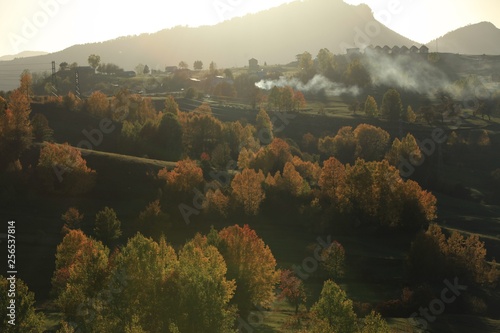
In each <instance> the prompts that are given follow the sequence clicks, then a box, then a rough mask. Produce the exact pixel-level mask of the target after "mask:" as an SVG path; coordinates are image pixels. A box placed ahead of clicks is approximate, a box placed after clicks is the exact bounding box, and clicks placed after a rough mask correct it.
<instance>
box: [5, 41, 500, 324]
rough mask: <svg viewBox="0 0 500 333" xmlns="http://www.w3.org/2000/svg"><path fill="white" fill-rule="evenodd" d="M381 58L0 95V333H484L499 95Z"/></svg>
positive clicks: (423, 66)
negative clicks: (13, 263) (9, 258)
mask: <svg viewBox="0 0 500 333" xmlns="http://www.w3.org/2000/svg"><path fill="white" fill-rule="evenodd" d="M377 52H378V51H376V50H371V51H365V53H364V54H361V53H355V54H347V55H333V54H332V53H331V52H330V51H328V50H327V49H322V50H320V51H319V53H318V55H317V56H315V57H314V56H312V55H311V54H310V53H308V52H304V53H303V54H300V55H298V56H297V59H296V61H295V62H293V63H291V64H288V65H282V66H267V64H266V65H263V66H260V67H259V68H257V69H256V68H248V67H245V68H232V69H230V68H228V69H219V68H217V65H216V63H215V62H213V61H212V62H211V63H210V66H209V68H208V69H205V70H204V69H203V63H202V62H201V61H197V62H195V63H194V64H193V70H190V69H189V68H188V67H189V65H188V64H187V63H186V62H184V61H181V63H179V66H178V68H177V67H176V68H175V70H172V69H170V70H168V71H167V70H165V71H161V70H156V71H155V72H154V73H153V72H152V71H151V70H150V69H149V68H148V66H147V65H141V64H140V65H138V66H137V68H136V69H137V70H136V75H135V74H134V75H133V76H132V75H131V76H127V75H121V74H120V73H122V72H123V70H120V69H119V68H118V69H117V66H116V65H113V64H109V63H108V64H103V63H101V62H100V57H99V56H97V55H95V54H93V55H90V56H89V60H88V62H89V65H90V67H92V68H93V70H92V73H91V74H88V75H87V76H82V77H81V78H80V82H81V86H80V82H78V85H77V87H78V89H77V90H74V88H73V82H72V81H71V80H70V79H69V78H71V77H72V75H73V73H74V72H71V71H75V70H76V69H77V68H78V66H76V65H75V66H69V65H68V63H63V64H61V65H60V69H59V71H58V73H57V75H55V76H53V77H47V76H43V75H36V74H35V73H30V72H28V71H25V72H23V74H22V75H21V77H20V82H19V87H18V88H17V89H15V90H12V91H9V92H0V170H1V173H0V184H1V191H0V207H1V213H0V216H1V217H2V220H3V222H2V223H7V221H15V223H16V228H17V229H16V230H17V231H16V232H17V233H16V239H17V241H16V247H15V248H16V253H17V261H18V264H17V267H18V271H19V273H18V276H17V281H16V293H15V298H9V297H10V296H8V295H9V290H11V289H9V288H12V284H11V282H10V280H9V279H7V277H8V276H2V278H1V279H0V283H1V286H0V287H1V288H0V289H1V290H2V291H1V292H0V304H1V308H2V310H0V313H1V314H2V320H1V321H0V326H1V330H2V332H23V333H24V332H33V333H35V332H57V333H77V332H96V333H97V332H111V333H112V332H117V333H118V332H120V333H123V332H127V333H146V332H150V333H153V332H168V333H180V332H183V333H184V332H213V333H222V332H238V333H240V332H241V333H243V332H244V333H247V332H248V333H249V332H262V333H264V332H297V333H299V332H300V333H323V332H340V333H389V332H408V333H411V332H465V331H467V332H472V331H474V330H476V331H481V332H496V331H497V330H498V327H499V326H500V317H499V313H498V308H499V306H500V293H499V290H498V280H499V276H500V273H499V265H498V264H497V262H496V261H495V256H498V255H499V254H500V219H499V216H500V190H499V189H500V154H498V151H499V149H500V123H499V121H500V91H499V90H495V89H493V88H492V87H496V86H494V85H491V84H486V83H485V82H484V80H483V81H482V79H481V78H482V77H481V75H478V74H474V73H472V74H470V73H468V74H467V75H463V74H461V73H457V72H455V71H454V69H453V65H452V64H453V62H456V61H458V60H457V58H456V57H452V56H449V55H440V54H437V53H431V54H420V53H417V54H408V55H397V56H396V55H392V56H390V55H382V54H378V53H377ZM391 57H392V58H391ZM388 60H389V62H391V63H392V65H393V66H396V67H397V66H400V67H397V68H399V69H400V70H401V71H405V73H406V74H407V75H406V76H405V79H404V80H403V79H401V80H400V79H398V80H396V78H395V77H391V76H390V75H391V74H390V73H389V74H387V75H383V76H382V74H381V73H386V72H387V71H386V70H387V67H386V66H388V64H387V63H388ZM410 64H411V66H415V64H417V65H418V66H420V67H419V70H418V71H415V70H414V69H410V67H411V66H410ZM110 68H111V70H110ZM139 69H140V70H139ZM422 73H423V74H422ZM431 73H434V74H432V75H435V73H439V74H436V75H437V76H434V77H432V78H431V79H429V76H428V75H431ZM425 79H429V82H425ZM422 80H424V81H423V82H422ZM56 92H57V93H56ZM81 92H83V93H81ZM5 230H6V229H5ZM1 232H2V233H3V232H4V231H3V229H2V231H1ZM5 232H6V231H5ZM2 235H5V237H3V236H2V238H1V240H2V242H1V244H2V251H5V252H6V255H7V245H6V244H7V243H8V242H7V236H6V235H7V234H2ZM9 239H10V238H9ZM4 240H5V241H4ZM9 243H10V242H9ZM4 245H5V246H4ZM9 249H10V247H9ZM9 253H10V252H9ZM11 254H12V253H11ZM14 299H15V304H17V311H16V316H15V317H16V323H17V324H16V325H11V324H9V304H10V303H9V302H11V301H12V300H14ZM10 319H12V318H10ZM450 327H451V328H450ZM461 327H462V328H463V329H465V331H463V330H460V328H461Z"/></svg>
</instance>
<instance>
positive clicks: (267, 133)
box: [255, 109, 274, 144]
mask: <svg viewBox="0 0 500 333" xmlns="http://www.w3.org/2000/svg"><path fill="white" fill-rule="evenodd" d="M255 129H256V130H257V136H258V138H259V139H260V141H261V142H262V143H264V144H266V143H271V141H273V139H274V135H273V123H272V121H271V118H269V115H268V114H267V112H266V110H264V109H260V110H259V112H258V113H257V118H256V120H255Z"/></svg>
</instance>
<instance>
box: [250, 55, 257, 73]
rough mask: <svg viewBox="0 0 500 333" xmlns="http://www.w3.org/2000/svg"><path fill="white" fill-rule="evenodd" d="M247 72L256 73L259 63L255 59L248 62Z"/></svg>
mask: <svg viewBox="0 0 500 333" xmlns="http://www.w3.org/2000/svg"><path fill="white" fill-rule="evenodd" d="M248 70H249V71H251V72H257V71H258V70H259V61H258V60H257V59H255V58H252V59H250V60H248Z"/></svg>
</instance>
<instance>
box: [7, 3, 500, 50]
mask: <svg viewBox="0 0 500 333" xmlns="http://www.w3.org/2000/svg"><path fill="white" fill-rule="evenodd" d="M2 1H5V0H2ZM292 1H313V0H177V1H173V0H141V1H127V0H124V1H113V0H107V1H106V0H105V1H102V0H22V1H9V4H8V5H7V7H8V10H2V11H1V13H0V32H1V33H0V56H2V55H8V54H9V55H10V54H17V53H19V52H21V51H26V50H30V51H46V52H56V51H60V50H62V49H65V48H67V47H70V46H72V45H75V44H83V43H92V42H101V41H105V40H109V39H114V38H117V37H120V36H128V35H138V34H141V33H153V32H156V31H159V30H162V29H166V28H170V27H174V26H178V25H183V26H200V25H211V24H216V23H218V22H222V21H224V20H228V19H231V18H233V17H237V16H242V15H245V14H247V13H255V12H258V11H260V10H265V9H269V8H272V7H276V6H278V5H280V4H283V3H288V2H292ZM325 1H326V0H325ZM331 1H339V0H331ZM344 1H345V2H347V3H350V4H355V5H357V4H359V3H366V4H368V5H369V6H370V7H371V8H372V11H373V12H374V15H375V17H376V18H378V19H379V21H381V22H382V23H383V24H385V25H386V26H388V27H389V28H391V29H393V30H395V31H396V32H398V33H400V34H402V35H404V36H405V37H408V38H410V39H412V40H414V41H416V42H419V43H427V42H429V41H430V40H432V39H434V38H437V37H439V36H442V35H444V34H445V33H447V32H449V31H452V30H455V29H457V28H459V27H462V26H465V25H468V24H473V23H478V22H481V21H490V22H492V23H494V24H495V25H496V26H497V27H500V16H499V15H498V0H344ZM3 8H4V9H5V6H3Z"/></svg>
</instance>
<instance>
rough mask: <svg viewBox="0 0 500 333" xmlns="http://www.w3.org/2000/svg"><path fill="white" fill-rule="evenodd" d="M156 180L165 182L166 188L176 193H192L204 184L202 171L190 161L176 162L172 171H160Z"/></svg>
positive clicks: (194, 162)
mask: <svg viewBox="0 0 500 333" xmlns="http://www.w3.org/2000/svg"><path fill="white" fill-rule="evenodd" d="M158 178H159V179H161V180H164V181H166V186H167V188H168V189H170V190H172V191H173V192H176V193H192V191H193V189H195V188H197V187H198V186H200V185H201V184H203V182H204V180H203V171H202V170H201V168H200V167H199V166H198V164H197V163H196V161H193V160H190V159H185V160H181V161H179V162H177V163H176V165H175V168H174V169H173V170H172V171H168V170H167V169H166V168H164V169H162V170H160V171H159V172H158Z"/></svg>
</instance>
